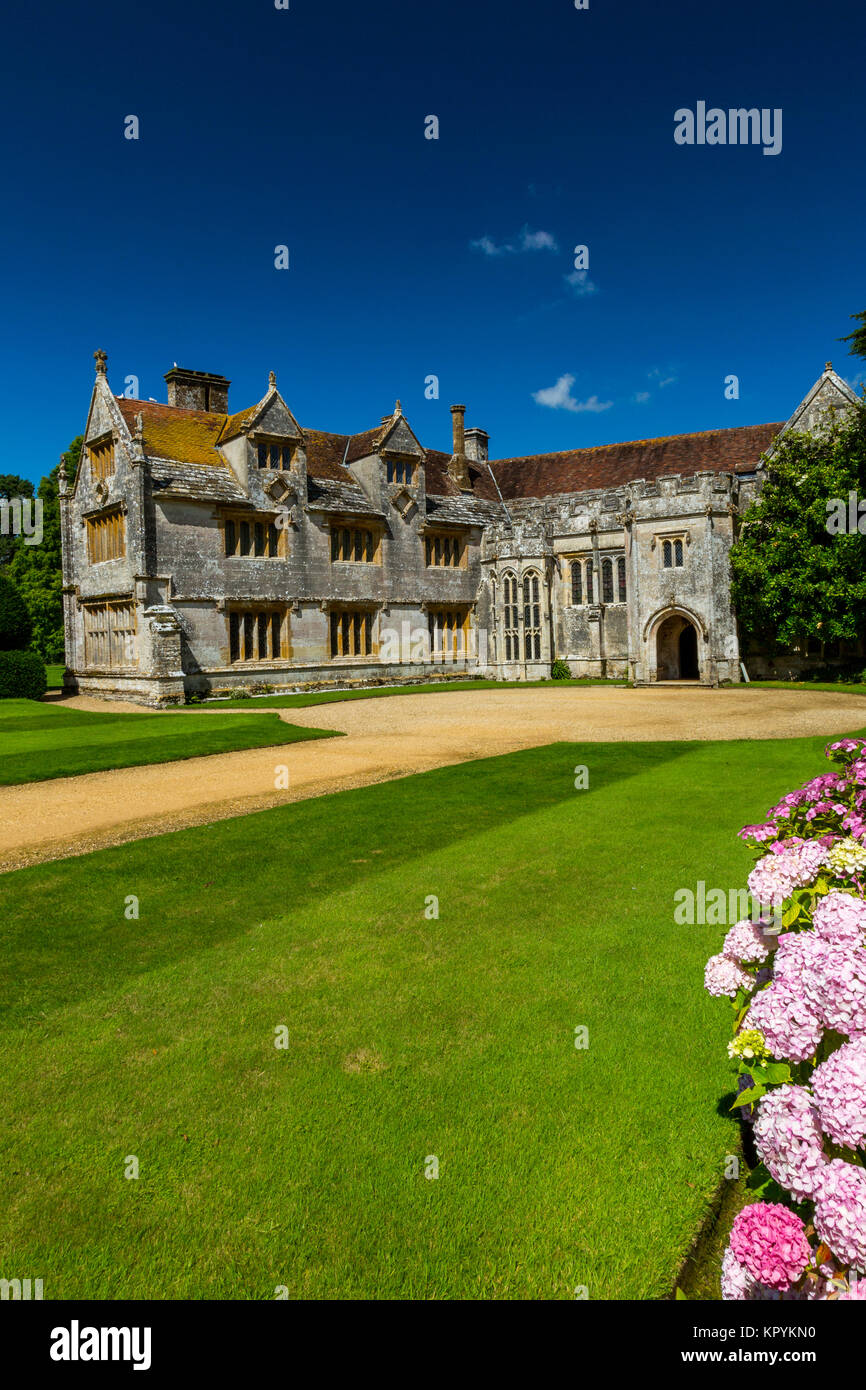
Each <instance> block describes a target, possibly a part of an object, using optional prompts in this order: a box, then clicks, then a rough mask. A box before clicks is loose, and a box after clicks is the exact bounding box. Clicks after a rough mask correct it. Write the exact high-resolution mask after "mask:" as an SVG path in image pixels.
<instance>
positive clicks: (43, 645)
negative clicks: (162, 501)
mask: <svg viewBox="0 0 866 1390" xmlns="http://www.w3.org/2000/svg"><path fill="white" fill-rule="evenodd" d="M81 443H82V441H81V437H80V436H79V437H78V438H77V439H74V440H73V441H72V443H71V444H70V446H69V448H68V449H67V451H66V476H67V478H68V479H69V480H70V483H71V480H72V479H73V478H74V477H75V472H76V470H77V468H78V461H79V458H80V456H81ZM58 472H59V464H58V466H57V467H56V468H53V469H52V470H51V472H50V473H49V474H48V475H47V477H45V478H43V479H42V481H41V483H40V484H39V487H38V489H37V496H38V497H40V498H41V499H42V543H41V545H23V544H22V545H20V546H19V547H18V548H17V549H16V552H15V555H14V556H13V559H12V562H11V564H10V565H9V570H8V573H9V577H10V579H11V580H12V581H13V583H14V584H15V586H16V588H17V589H18V591H19V593H20V594H21V597H22V598H23V600H24V602H25V604H26V605H27V611H28V612H29V614H30V620H31V622H32V625H33V638H32V641H31V643H30V647H31V650H32V651H35V652H38V653H39V655H40V656H41V657H42V658H43V660H45V661H62V660H63V558H62V549H61V540H60V492H59V480H58V476H57V475H58Z"/></svg>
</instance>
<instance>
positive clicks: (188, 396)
mask: <svg viewBox="0 0 866 1390" xmlns="http://www.w3.org/2000/svg"><path fill="white" fill-rule="evenodd" d="M164 380H165V383H166V385H167V387H168V403H169V405H173V406H179V407H180V408H181V409H183V410H209V411H214V412H215V413H216V414H218V415H226V414H228V408H229V387H230V386H231V382H230V381H228V380H227V378H226V377H224V376H215V375H214V374H213V373H212V372H192V371H188V370H187V369H186V368H185V367H172V369H171V371H170V372H166V374H165V378H164Z"/></svg>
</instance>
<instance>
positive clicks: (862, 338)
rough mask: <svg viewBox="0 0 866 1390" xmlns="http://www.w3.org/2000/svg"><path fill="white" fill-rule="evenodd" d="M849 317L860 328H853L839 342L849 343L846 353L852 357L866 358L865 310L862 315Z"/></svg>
mask: <svg viewBox="0 0 866 1390" xmlns="http://www.w3.org/2000/svg"><path fill="white" fill-rule="evenodd" d="M851 317H852V319H854V321H855V323H858V324H859V325H860V327H859V328H855V329H854V332H853V333H849V334H848V335H847V337H845V338H840V339H839V342H840V343H850V345H851V346H850V347H849V348H848V351H849V352H850V353H851V355H852V357H866V310H864V311H863V313H862V314H852V315H851Z"/></svg>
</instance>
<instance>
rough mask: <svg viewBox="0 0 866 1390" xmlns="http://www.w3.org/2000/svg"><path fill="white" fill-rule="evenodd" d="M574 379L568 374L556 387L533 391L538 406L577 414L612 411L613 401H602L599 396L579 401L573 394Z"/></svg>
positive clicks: (560, 379) (533, 397) (562, 377)
mask: <svg viewBox="0 0 866 1390" xmlns="http://www.w3.org/2000/svg"><path fill="white" fill-rule="evenodd" d="M573 385H574V377H573V376H570V375H569V374H568V373H566V374H565V376H561V377H560V378H559V380H558V381H557V383H556V385H555V386H545V387H544V388H543V389H542V390H541V391H533V393H532V399H533V400H534V401H535V403H536V405H545V406H547V407H548V409H550V410H571V411H573V412H574V413H575V414H579V413H580V412H581V411H584V410H589V411H592V412H593V413H596V412H598V411H602V410H610V408H611V406H612V405H613V401H600V400H599V399H598V396H590V397H589V399H588V400H585V401H579V400H577V399H576V398H575V397H574V396H573V395H572V394H571V388H572V386H573Z"/></svg>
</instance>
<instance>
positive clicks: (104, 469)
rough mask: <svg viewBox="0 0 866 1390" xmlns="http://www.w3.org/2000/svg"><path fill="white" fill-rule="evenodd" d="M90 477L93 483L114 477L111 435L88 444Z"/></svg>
mask: <svg viewBox="0 0 866 1390" xmlns="http://www.w3.org/2000/svg"><path fill="white" fill-rule="evenodd" d="M87 447H88V450H89V452H90V476H91V478H92V479H93V480H94V482H95V481H97V480H101V479H105V478H111V477H113V475H114V440H113V439H112V437H111V435H110V434H109V435H107V436H106V437H105V438H104V439H97V440H95V441H94V443H93V444H89V445H88V446H87Z"/></svg>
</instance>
